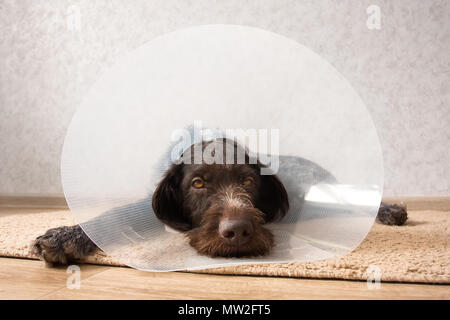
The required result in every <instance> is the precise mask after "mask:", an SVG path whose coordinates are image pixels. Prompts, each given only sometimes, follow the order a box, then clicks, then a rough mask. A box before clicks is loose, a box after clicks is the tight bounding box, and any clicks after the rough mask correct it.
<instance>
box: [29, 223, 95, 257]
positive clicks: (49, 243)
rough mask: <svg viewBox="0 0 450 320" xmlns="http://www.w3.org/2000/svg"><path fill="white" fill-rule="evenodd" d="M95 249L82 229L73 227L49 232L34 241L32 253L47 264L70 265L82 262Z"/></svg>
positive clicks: (59, 228)
mask: <svg viewBox="0 0 450 320" xmlns="http://www.w3.org/2000/svg"><path fill="white" fill-rule="evenodd" d="M93 248H95V245H94V244H93V242H92V241H91V240H90V239H89V238H88V237H87V236H86V235H85V234H84V232H83V231H82V230H81V228H80V227H79V226H72V227H58V228H53V229H50V230H48V231H47V232H46V233H45V234H43V235H42V236H39V237H37V238H36V239H35V240H34V242H33V245H32V248H31V252H32V253H33V254H34V255H36V256H38V257H39V258H40V259H42V260H44V261H46V262H47V263H55V264H68V263H69V262H71V261H80V260H82V259H83V258H84V257H85V256H86V255H87V254H89V252H91V251H92V249H93Z"/></svg>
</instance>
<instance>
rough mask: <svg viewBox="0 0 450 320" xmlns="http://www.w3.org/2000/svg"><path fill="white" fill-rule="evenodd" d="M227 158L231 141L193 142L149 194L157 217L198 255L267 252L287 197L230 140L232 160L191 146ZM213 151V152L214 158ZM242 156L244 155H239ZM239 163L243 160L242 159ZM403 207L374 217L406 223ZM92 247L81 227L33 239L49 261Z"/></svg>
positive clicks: (385, 208)
mask: <svg viewBox="0 0 450 320" xmlns="http://www.w3.org/2000/svg"><path fill="white" fill-rule="evenodd" d="M212 143H215V144H217V143H218V144H219V147H217V146H216V147H215V148H212V150H219V149H220V148H222V149H220V150H222V151H223V154H222V155H223V157H226V153H227V148H226V146H229V145H230V141H227V139H224V138H221V139H215V140H214V141H208V142H201V143H199V144H194V145H192V146H191V147H190V148H189V149H188V150H186V151H185V152H184V153H183V155H182V158H183V160H182V161H177V162H175V163H173V164H172V165H171V166H170V168H169V169H168V170H167V172H166V173H165V174H164V176H163V177H162V179H161V181H160V182H159V184H158V185H157V187H156V190H155V192H154V193H153V195H152V198H151V205H152V208H153V212H154V213H155V215H156V217H157V218H158V219H159V220H160V221H162V222H163V223H164V224H166V225H167V226H169V227H171V228H172V229H175V230H177V231H180V232H183V233H185V234H186V236H187V238H188V240H189V244H190V245H191V246H192V247H193V248H195V249H196V251H197V252H198V253H199V254H202V255H207V256H210V257H249V256H263V255H267V254H268V253H269V252H270V251H271V249H272V248H273V246H274V236H273V234H272V233H271V232H270V231H269V230H268V229H267V228H265V227H264V225H265V224H267V223H269V222H275V221H278V220H280V219H282V218H283V217H284V216H285V215H286V213H287V212H288V210H289V196H288V192H287V191H286V189H285V186H284V185H283V183H282V182H281V181H280V179H279V178H278V177H277V175H275V174H269V175H267V174H264V175H262V174H261V169H262V168H266V169H267V167H265V166H264V165H262V164H261V163H260V162H259V161H254V159H251V158H250V157H249V155H248V152H247V151H246V150H244V152H243V154H244V161H243V163H239V162H238V161H237V160H238V159H237V158H238V155H239V154H240V153H239V152H242V147H240V146H239V145H238V144H236V143H234V142H233V143H232V144H233V158H234V161H233V163H232V164H228V163H227V162H224V161H221V162H218V161H216V162H212V163H211V162H210V161H208V162H205V161H202V162H201V163H195V161H194V154H195V152H194V150H195V148H200V149H201V150H202V151H205V149H206V148H207V147H208V146H209V147H211V144H212ZM214 152H215V151H213V153H212V154H211V155H212V156H213V157H214V156H215V154H214ZM241 154H242V153H241ZM241 162H242V161H241ZM406 218H407V214H406V209H405V208H404V207H402V206H398V205H387V204H384V203H382V205H381V207H380V211H379V213H378V216H377V220H378V221H379V222H381V223H384V224H388V225H401V224H403V223H404V222H405V221H406ZM96 249H97V247H96V245H95V244H94V243H93V242H92V241H91V240H90V238H89V237H88V236H87V235H86V234H85V233H84V232H83V230H82V229H81V227H80V226H79V225H75V226H64V227H58V228H53V229H50V230H48V231H47V232H46V233H45V234H44V235H41V236H39V237H37V239H36V240H35V241H34V243H33V245H32V252H33V253H34V254H35V255H37V256H39V257H40V258H41V259H43V260H45V261H46V262H49V263H56V264H68V263H70V262H81V261H83V259H84V258H85V257H86V256H87V255H89V254H90V253H92V252H93V251H94V250H96Z"/></svg>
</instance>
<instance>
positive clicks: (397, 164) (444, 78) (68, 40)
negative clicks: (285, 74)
mask: <svg viewBox="0 0 450 320" xmlns="http://www.w3.org/2000/svg"><path fill="white" fill-rule="evenodd" d="M371 4H376V5H378V6H379V7H380V8H381V29H380V30H369V29H368V28H367V25H366V20H367V17H368V15H367V13H366V8H367V7H368V6H369V5H371ZM73 5H76V7H75V9H76V8H79V10H80V13H81V16H80V27H81V30H79V31H76V30H75V31H74V30H70V28H68V27H67V19H69V21H73V20H70V19H72V18H74V17H75V16H74V12H75V11H73V9H69V11H68V8H69V7H70V6H73ZM72 8H73V7H72ZM449 16H450V1H434V0H433V1H432V0H427V1H423V0H414V1H406V0H404V1H401V0H399V1H374V0H372V1H366V0H364V1H317V0H312V1H298V0H251V1H243V0H216V1H211V0H192V1H187V0H179V1H167V0H153V1H107V0H94V1H92V0H91V1H89V0H86V1H81V0H80V1H76V0H72V1H56V0H53V1H37V0H20V1H17V0H12V1H9V0H2V1H0V193H20V194H26V193H39V194H55V193H61V192H62V189H61V183H60V171H59V161H60V153H61V148H62V143H63V139H64V135H65V131H66V129H67V127H68V125H69V122H70V119H71V116H72V115H73V113H74V111H75V110H76V108H77V105H78V104H79V103H80V101H81V99H82V98H83V96H84V95H85V94H86V93H87V92H88V90H89V88H90V87H91V86H92V84H93V83H94V82H95V81H96V79H97V78H98V77H99V75H100V74H101V73H102V72H104V71H105V70H107V69H108V67H110V66H111V65H112V64H113V63H114V62H115V61H116V60H117V59H118V58H120V57H122V56H123V55H125V54H127V53H128V52H129V51H130V50H132V49H134V48H136V47H139V46H140V45H142V44H143V43H145V42H147V41H149V40H151V39H152V38H154V37H155V36H157V35H160V34H163V33H166V32H168V31H172V30H175V29H178V28H183V27H186V26H192V25H198V24H211V23H232V24H242V25H250V26H255V27H260V28H263V29H266V30H270V31H273V32H276V33H279V34H282V35H285V36H287V37H289V38H291V39H294V40H296V41H298V42H299V43H301V44H303V45H306V46H308V47H309V48H311V49H312V50H314V51H315V52H316V53H318V54H320V55H321V56H322V57H324V58H325V59H327V60H328V61H329V62H330V63H332V64H333V65H334V66H335V67H336V69H337V70H338V71H340V72H341V73H342V74H343V75H344V76H345V77H346V78H347V79H348V80H349V81H350V83H351V84H352V85H353V86H354V88H355V89H356V91H357V92H358V93H359V94H360V96H361V97H362V99H363V100H364V102H365V103H366V105H367V107H368V109H369V111H370V112H371V114H372V117H373V119H374V122H375V125H376V126H377V128H378V131H379V136H380V140H381V144H382V147H383V150H384V161H385V195H386V196H400V195H401V196H449V195H450V152H449V141H450V112H449V111H450V58H449V52H450V19H449Z"/></svg>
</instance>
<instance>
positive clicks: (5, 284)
mask: <svg viewBox="0 0 450 320" xmlns="http://www.w3.org/2000/svg"><path fill="white" fill-rule="evenodd" d="M2 199H3V198H2V197H0V200H2ZM8 199H9V198H8ZM8 199H6V200H8ZM3 200H4V199H3ZM19 200H20V201H19ZM19 200H17V201H16V202H19V203H23V201H24V200H23V199H19ZM38 200H39V201H41V200H40V198H38ZM8 201H9V200H8ZM36 201H37V200H35V201H32V202H31V203H30V205H29V206H27V208H26V209H23V208H17V203H15V202H14V203H12V205H11V206H9V205H8V206H5V205H4V204H5V203H3V202H5V201H3V202H2V201H0V214H17V213H19V212H22V211H23V210H27V212H32V211H33V208H36V207H38V206H37V205H38V204H40V202H39V201H37V202H36ZM9 202H11V201H9ZM9 202H7V203H6V204H10V203H9ZM422 202H423V201H422ZM422 202H418V203H419V204H422ZM441 202H442V201H441ZM433 203H440V202H436V201H434V202H433ZM44 204H45V203H44ZM55 204H56V205H55V208H59V207H60V206H61V204H60V203H59V202H55ZM413 204H414V203H413ZM413 204H412V205H413ZM445 204H446V205H449V204H450V199H447V200H446V202H445ZM408 205H410V204H409V203H408ZM425 205H427V204H425ZM80 270H81V272H80V276H81V283H80V288H79V289H69V288H68V287H67V280H68V279H69V277H71V276H73V274H70V273H67V269H66V267H56V268H55V267H48V266H46V265H45V264H44V263H43V262H42V261H36V260H28V259H16V258H2V257H0V299H450V286H448V285H447V286H446V285H426V284H404V283H381V287H380V288H379V289H369V288H368V286H367V283H366V282H364V281H341V280H316V279H295V278H275V277H248V276H225V275H207V274H194V273H183V272H169V273H154V272H145V271H139V270H134V269H130V268H119V267H108V266H97V265H87V264H86V265H80Z"/></svg>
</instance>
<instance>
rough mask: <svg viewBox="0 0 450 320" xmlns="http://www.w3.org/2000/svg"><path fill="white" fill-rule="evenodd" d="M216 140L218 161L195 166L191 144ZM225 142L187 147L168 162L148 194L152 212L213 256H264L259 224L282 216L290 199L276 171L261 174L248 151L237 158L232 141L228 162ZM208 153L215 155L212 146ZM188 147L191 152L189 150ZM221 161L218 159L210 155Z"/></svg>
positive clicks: (269, 242) (265, 239)
mask: <svg viewBox="0 0 450 320" xmlns="http://www.w3.org/2000/svg"><path fill="white" fill-rule="evenodd" d="M218 142H219V143H220V146H221V148H223V149H221V150H223V158H222V160H223V161H205V160H203V161H201V163H197V164H195V162H194V153H195V152H194V151H193V150H194V148H195V147H197V148H198V147H200V150H201V151H202V152H205V150H207V148H208V146H211V143H215V144H217V143H218ZM227 145H228V146H229V145H230V144H229V140H226V139H219V140H215V141H214V142H203V143H200V145H199V144H197V145H193V146H191V148H190V149H188V150H187V151H188V152H186V151H185V153H184V156H186V154H188V157H187V159H189V160H190V161H186V157H185V158H184V161H180V163H178V164H173V165H172V166H171V167H170V169H169V170H168V171H167V172H166V174H165V176H164V177H163V179H162V181H161V182H160V183H159V185H158V186H157V188H156V191H155V193H154V194H153V199H152V206H153V210H154V212H155V214H156V216H157V217H158V218H159V219H160V220H161V221H163V222H164V223H165V224H167V225H169V226H170V227H172V228H174V229H176V230H179V231H183V232H186V234H187V235H188V237H189V239H190V245H191V246H192V247H194V248H195V249H196V250H197V251H198V252H199V253H201V254H205V255H209V256H212V257H215V256H222V257H240V256H258V255H264V254H266V253H268V252H269V251H270V249H271V248H272V247H273V243H274V240H273V235H272V233H271V232H270V231H269V230H267V229H266V228H264V227H263V224H265V223H267V222H271V221H274V220H277V219H279V218H281V217H283V216H284V215H285V214H286V212H287V211H288V209H289V202H288V196H287V193H286V190H285V188H284V186H283V184H282V183H281V182H280V180H279V179H278V178H277V177H276V176H275V175H261V174H260V169H261V168H262V167H263V166H262V165H261V164H260V163H259V162H257V163H256V164H250V160H249V156H248V154H247V152H244V162H243V163H242V161H241V162H239V161H238V155H239V152H241V150H242V149H241V148H240V146H239V145H237V144H236V143H233V148H232V149H233V151H234V152H233V156H232V158H233V159H234V160H233V161H232V164H229V163H230V162H229V161H225V158H226V153H227V150H228V153H230V151H229V149H228V148H226V147H225V146H227ZM211 150H213V151H212V153H210V155H211V156H212V157H215V154H214V153H215V150H218V148H217V146H215V148H212V149H211ZM191 151H192V152H191ZM215 159H220V158H215Z"/></svg>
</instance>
